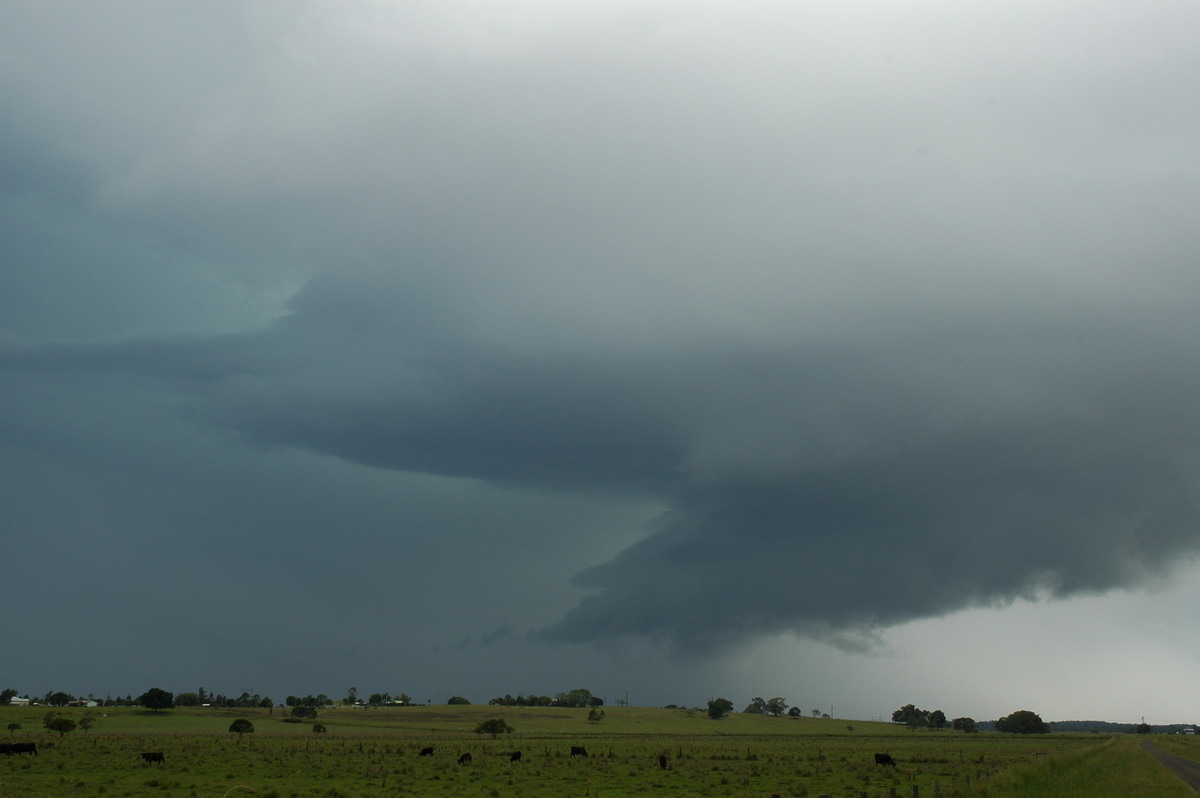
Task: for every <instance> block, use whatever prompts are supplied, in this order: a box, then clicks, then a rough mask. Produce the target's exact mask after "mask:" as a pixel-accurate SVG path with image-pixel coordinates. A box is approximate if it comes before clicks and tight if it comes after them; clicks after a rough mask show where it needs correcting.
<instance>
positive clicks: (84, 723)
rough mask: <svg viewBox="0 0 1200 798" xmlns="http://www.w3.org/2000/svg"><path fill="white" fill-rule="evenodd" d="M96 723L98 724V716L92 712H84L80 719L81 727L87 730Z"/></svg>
mask: <svg viewBox="0 0 1200 798" xmlns="http://www.w3.org/2000/svg"><path fill="white" fill-rule="evenodd" d="M94 725H96V716H95V715H94V714H92V713H91V712H84V713H83V717H82V718H80V719H79V728H81V729H83V730H84V731H85V732H86V731H91V730H92V726H94Z"/></svg>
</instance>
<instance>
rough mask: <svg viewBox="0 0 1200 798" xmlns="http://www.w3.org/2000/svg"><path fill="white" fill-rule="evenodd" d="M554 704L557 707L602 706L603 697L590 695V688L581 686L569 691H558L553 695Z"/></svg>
mask: <svg viewBox="0 0 1200 798" xmlns="http://www.w3.org/2000/svg"><path fill="white" fill-rule="evenodd" d="M554 705H555V706H558V707H602V706H604V699H602V698H598V697H596V696H594V695H592V691H591V690H585V689H583V688H582V687H580V688H578V689H576V690H572V691H571V692H569V693H559V694H558V695H556V696H555V697H554Z"/></svg>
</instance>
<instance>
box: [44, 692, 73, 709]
mask: <svg viewBox="0 0 1200 798" xmlns="http://www.w3.org/2000/svg"><path fill="white" fill-rule="evenodd" d="M74 700H75V696H73V695H71V694H70V693H63V692H54V693H46V697H45V698H43V699H42V703H43V704H45V705H46V706H48V707H65V706H66V705H67V704H69V703H71V702H72V701H74Z"/></svg>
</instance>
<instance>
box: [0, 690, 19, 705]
mask: <svg viewBox="0 0 1200 798" xmlns="http://www.w3.org/2000/svg"><path fill="white" fill-rule="evenodd" d="M16 697H17V691H16V690H14V689H12V688H11V687H10V688H8V689H7V690H0V707H6V706H8V702H9V701H12V700H13V699H14V698H16Z"/></svg>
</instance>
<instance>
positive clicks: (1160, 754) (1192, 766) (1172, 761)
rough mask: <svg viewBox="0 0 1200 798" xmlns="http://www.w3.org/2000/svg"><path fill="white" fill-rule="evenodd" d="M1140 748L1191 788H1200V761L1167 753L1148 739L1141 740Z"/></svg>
mask: <svg viewBox="0 0 1200 798" xmlns="http://www.w3.org/2000/svg"><path fill="white" fill-rule="evenodd" d="M1142 748H1145V749H1146V750H1147V751H1149V752H1150V753H1151V754H1153V755H1154V756H1155V757H1156V758H1157V759H1158V761H1159V762H1162V763H1163V764H1164V765H1166V766H1167V767H1168V768H1170V769H1171V770H1172V771H1174V772H1175V775H1177V776H1179V778H1181V779H1183V780H1184V781H1185V782H1187V783H1188V784H1189V785H1191V787H1192V789H1194V790H1200V762H1197V761H1196V760H1194V759H1184V758H1183V757H1181V756H1175V755H1174V754H1168V753H1167V752H1166V751H1164V750H1162V749H1161V748H1159V747H1158V746H1156V745H1155V744H1154V743H1152V742H1150V741H1149V740H1143V741H1142Z"/></svg>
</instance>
